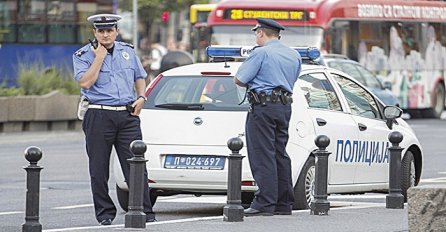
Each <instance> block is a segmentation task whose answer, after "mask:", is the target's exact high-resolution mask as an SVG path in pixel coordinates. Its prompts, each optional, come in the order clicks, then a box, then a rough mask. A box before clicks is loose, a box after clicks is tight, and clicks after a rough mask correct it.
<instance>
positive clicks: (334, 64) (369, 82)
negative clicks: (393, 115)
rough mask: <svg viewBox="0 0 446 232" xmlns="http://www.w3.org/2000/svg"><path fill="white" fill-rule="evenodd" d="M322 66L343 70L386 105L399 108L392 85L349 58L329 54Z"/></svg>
mask: <svg viewBox="0 0 446 232" xmlns="http://www.w3.org/2000/svg"><path fill="white" fill-rule="evenodd" d="M321 61H322V64H325V65H327V66H328V67H330V68H334V69H337V70H341V71H343V72H345V73H347V74H348V75H350V76H351V77H353V78H355V79H356V80H357V81H359V82H360V83H361V84H362V85H364V86H365V87H367V88H369V89H370V90H371V91H372V93H373V94H375V95H376V96H377V97H378V98H379V99H381V101H383V102H384V104H386V105H389V106H399V100H398V98H397V97H396V96H395V95H394V94H393V93H392V91H391V86H390V83H386V84H383V83H382V82H381V80H380V79H379V78H378V77H376V76H375V75H374V74H373V73H372V72H370V71H369V70H367V69H366V68H365V67H364V66H362V65H361V64H359V63H358V62H356V61H354V60H350V59H349V58H348V57H346V56H343V55H337V54H327V55H324V56H323V57H322V59H321Z"/></svg>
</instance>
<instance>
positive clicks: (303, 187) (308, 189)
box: [293, 156, 316, 209]
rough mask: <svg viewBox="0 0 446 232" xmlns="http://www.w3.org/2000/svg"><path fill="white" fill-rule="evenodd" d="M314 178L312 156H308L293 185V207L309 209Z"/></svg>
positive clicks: (314, 166)
mask: <svg viewBox="0 0 446 232" xmlns="http://www.w3.org/2000/svg"><path fill="white" fill-rule="evenodd" d="M315 178H316V165H315V162H314V157H313V156H310V157H308V160H307V162H305V165H304V167H303V168H302V171H301V172H300V174H299V178H298V179H297V183H296V185H295V186H294V204H293V209H309V208H310V203H311V201H312V200H313V199H314V180H315Z"/></svg>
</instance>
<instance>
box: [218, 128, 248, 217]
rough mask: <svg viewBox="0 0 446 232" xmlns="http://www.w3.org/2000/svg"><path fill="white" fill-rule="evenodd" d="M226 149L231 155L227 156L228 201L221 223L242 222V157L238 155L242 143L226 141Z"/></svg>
mask: <svg viewBox="0 0 446 232" xmlns="http://www.w3.org/2000/svg"><path fill="white" fill-rule="evenodd" d="M228 147H229V149H230V150H231V151H232V154H231V155H229V156H228V162H229V164H228V200H227V201H226V203H227V205H226V206H225V207H224V208H223V221H226V222H242V221H243V207H242V200H241V199H242V196H241V186H242V159H243V158H244V156H242V155H240V154H239V151H240V149H242V148H243V141H242V139H240V138H239V137H235V138H231V139H229V140H228Z"/></svg>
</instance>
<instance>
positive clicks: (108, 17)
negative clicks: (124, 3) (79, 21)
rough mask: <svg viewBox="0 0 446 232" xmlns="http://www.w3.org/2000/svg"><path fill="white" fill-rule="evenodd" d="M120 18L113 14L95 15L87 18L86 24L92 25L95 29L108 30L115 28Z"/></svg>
mask: <svg viewBox="0 0 446 232" xmlns="http://www.w3.org/2000/svg"><path fill="white" fill-rule="evenodd" d="M121 19H122V17H121V16H119V15H115V14H97V15H92V16H90V17H88V18H87V20H88V22H90V23H92V24H93V26H94V27H95V28H97V29H108V28H112V27H115V26H116V24H118V21H119V20H121Z"/></svg>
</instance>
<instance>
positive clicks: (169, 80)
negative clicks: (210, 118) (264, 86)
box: [144, 76, 248, 111]
mask: <svg viewBox="0 0 446 232" xmlns="http://www.w3.org/2000/svg"><path fill="white" fill-rule="evenodd" d="M245 92H246V89H245V88H241V87H238V86H236V85H235V84H234V81H233V77H232V76H223V77H222V76H164V77H163V78H162V79H161V80H160V81H159V82H158V83H157V84H156V86H154V88H153V90H152V91H151V92H150V95H149V96H148V100H147V102H146V104H145V105H144V108H146V109H157V110H166V109H170V110H200V111H201V110H204V111H246V110H247V108H248V101H247V100H246V101H243V100H244V98H245ZM241 102H243V103H241ZM240 103H241V104H240Z"/></svg>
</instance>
